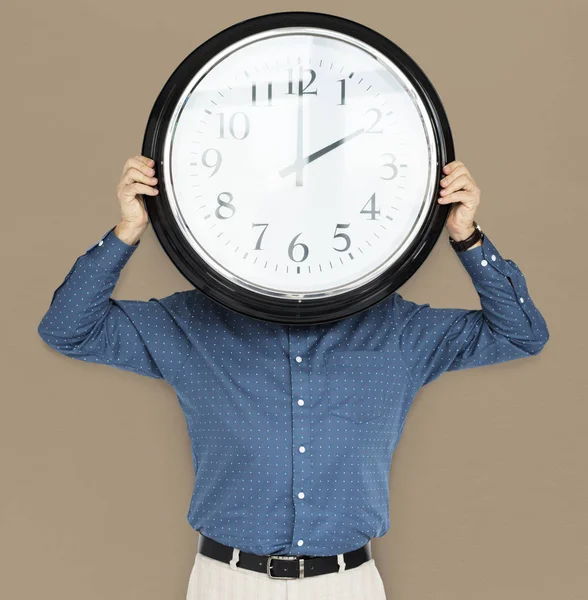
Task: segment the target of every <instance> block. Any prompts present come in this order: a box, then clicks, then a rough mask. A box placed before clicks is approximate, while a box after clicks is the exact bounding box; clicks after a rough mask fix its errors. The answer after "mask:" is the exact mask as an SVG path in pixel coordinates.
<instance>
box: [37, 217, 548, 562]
mask: <svg viewBox="0 0 588 600" xmlns="http://www.w3.org/2000/svg"><path fill="white" fill-rule="evenodd" d="M139 245H140V242H139V243H137V244H136V245H134V246H131V245H128V244H126V243H125V242H123V241H122V240H120V239H119V238H118V237H117V236H116V234H115V233H114V228H112V229H110V230H109V231H108V232H107V233H106V234H105V235H104V236H103V237H102V239H101V240H100V241H98V242H97V243H95V244H94V245H92V246H91V247H90V248H88V250H87V251H86V252H85V254H83V255H81V256H79V257H78V258H77V260H76V261H75V263H74V265H73V267H72V268H71V270H70V271H69V273H68V274H67V275H66V277H65V280H64V281H63V283H62V284H61V285H60V286H59V287H58V288H57V289H56V290H55V292H54V294H53V298H52V300H51V303H50V306H49V308H48V310H47V312H46V314H45V315H44V317H43V319H42V321H41V322H40V324H39V326H38V332H39V335H40V336H41V338H42V339H43V340H44V341H45V342H46V343H47V344H48V345H49V346H51V347H52V348H54V349H55V350H57V351H58V352H60V353H61V354H64V355H66V356H68V357H72V358H74V359H80V360H84V361H87V362H94V363H102V364H104V365H110V366H111V367H116V368H118V369H124V370H127V371H132V372H134V373H137V374H140V375H145V376H147V377H153V378H157V379H164V380H165V381H167V382H168V383H169V385H171V386H172V387H173V389H174V391H175V393H176V394H177V399H178V401H179V403H180V405H181V408H182V410H183V414H184V415H185V419H186V423H187V429H188V433H189V435H190V439H191V444H192V456H193V464H194V471H195V485H194V490H193V493H192V498H191V501H190V506H189V509H188V514H187V519H188V521H189V523H190V525H191V526H192V527H193V528H194V529H195V530H196V531H200V532H202V533H203V534H204V535H206V536H209V537H211V538H213V539H215V540H217V541H219V542H222V543H224V544H228V545H230V546H233V547H236V548H240V549H242V550H244V551H248V552H253V553H256V554H289V555H333V554H338V553H342V552H348V551H351V550H353V549H355V548H358V547H360V546H362V545H364V544H366V543H367V542H368V541H369V540H370V539H371V538H373V537H378V536H382V535H384V534H385V533H386V531H387V530H388V528H389V523H390V522H389V507H388V477H389V469H390V463H391V460H392V454H393V452H394V449H395V447H396V445H397V443H398V440H399V438H400V435H401V433H402V430H403V427H404V423H405V419H406V415H407V412H408V410H409V407H410V405H411V402H412V400H413V398H414V397H415V394H416V393H417V391H418V390H419V388H420V387H421V386H424V385H427V384H428V383H430V382H432V381H434V380H435V379H436V378H437V377H439V376H440V375H441V374H442V373H444V372H446V371H454V370H458V369H468V368H472V367H481V366H484V365H490V364H495V363H501V362H505V361H510V360H515V359H517V358H524V357H528V356H532V355H536V354H538V353H539V352H540V351H541V349H542V348H543V346H544V345H545V343H546V342H547V340H548V339H549V333H548V330H547V326H546V323H545V320H544V318H543V316H542V315H541V313H540V312H539V310H538V309H537V308H536V306H535V305H534V303H533V301H532V299H531V298H530V296H529V292H528V289H527V285H526V282H525V277H524V276H523V274H522V272H521V271H520V269H519V267H518V266H517V265H516V264H515V263H514V262H513V261H512V260H508V259H504V258H503V257H502V256H501V255H500V253H499V252H498V250H497V249H496V248H495V246H494V245H493V244H492V242H491V240H490V239H489V238H488V236H487V235H486V236H485V238H484V239H483V242H482V245H481V246H477V247H475V248H472V249H470V250H467V251H465V252H459V253H457V256H458V257H459V259H460V261H461V262H462V264H463V266H464V268H465V270H466V271H467V273H468V274H469V275H470V277H471V279H472V282H473V284H474V286H475V288H476V290H477V292H478V294H479V297H480V304H481V309H480V310H473V309H472V310H468V309H461V308H432V307H431V306H430V305H429V304H417V303H415V302H411V301H409V300H406V299H404V298H403V297H402V296H401V295H400V294H399V293H398V292H396V293H394V294H392V295H390V296H389V297H388V298H386V299H385V300H383V301H381V302H380V303H378V304H377V305H376V306H374V307H372V308H370V309H368V310H365V311H363V312H361V313H359V314H357V315H354V316H351V317H348V318H345V319H341V320H339V321H337V322H334V323H329V324H324V325H310V326H308V325H304V326H289V325H283V324H276V323H269V322H265V321H262V320H259V319H255V318H252V317H247V316H244V315H242V314H239V313H237V312H235V311H233V310H230V309H228V308H225V307H223V306H222V305H220V304H219V303H217V302H215V301H213V300H211V299H210V298H208V297H207V296H206V295H204V294H203V293H202V292H200V291H199V290H196V289H194V290H189V291H182V292H177V293H174V294H172V295H170V296H167V297H165V298H151V299H150V300H148V301H138V300H116V299H114V298H112V297H111V294H112V292H113V290H114V287H115V285H116V283H117V281H118V278H119V275H120V272H121V269H122V268H123V267H124V266H125V265H126V263H127V261H128V260H129V259H130V257H131V255H132V254H133V253H134V252H135V251H136V249H137V247H138V246H139Z"/></svg>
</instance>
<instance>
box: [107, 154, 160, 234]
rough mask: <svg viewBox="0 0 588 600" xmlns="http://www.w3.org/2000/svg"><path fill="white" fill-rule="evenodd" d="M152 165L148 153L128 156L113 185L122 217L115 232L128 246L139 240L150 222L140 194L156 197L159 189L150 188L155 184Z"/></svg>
mask: <svg viewBox="0 0 588 600" xmlns="http://www.w3.org/2000/svg"><path fill="white" fill-rule="evenodd" d="M154 166H155V161H154V160H153V159H151V158H148V157H147V156H141V155H138V156H133V157H132V158H129V159H128V160H127V162H126V163H125V166H124V167H123V172H122V175H121V178H120V181H119V183H118V185H117V187H116V189H117V195H118V200H119V202H120V212H121V220H120V223H119V224H118V225H117V226H116V227H115V229H114V233H115V235H116V236H117V237H118V238H119V239H121V240H122V241H123V242H125V243H127V244H129V245H134V244H136V243H137V242H138V241H139V238H140V237H141V235H142V234H143V232H144V231H145V229H147V225H148V224H149V217H148V215H147V211H146V210H145V205H144V203H143V198H142V195H143V194H149V195H150V196H156V195H157V194H158V193H159V190H158V189H157V188H155V187H153V186H154V185H155V184H156V183H157V178H156V177H155V176H154V175H155V170H154V169H153V167H154Z"/></svg>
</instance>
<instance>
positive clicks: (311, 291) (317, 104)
mask: <svg viewBox="0 0 588 600" xmlns="http://www.w3.org/2000/svg"><path fill="white" fill-rule="evenodd" d="M437 162H438V149H437V146H436V142H435V137H434V134H433V127H432V124H431V122H430V117H429V114H428V112H427V111H426V109H425V107H424V104H423V102H422V100H421V98H420V96H419V95H418V94H417V92H416V91H415V89H414V88H413V86H412V84H411V83H410V81H409V80H408V79H407V78H406V77H405V75H404V74H403V73H402V72H401V71H400V70H399V69H398V67H397V66H396V65H395V64H394V63H393V62H391V61H390V60H389V59H387V58H386V57H384V56H383V55H382V54H380V53H379V52H377V51H375V50H374V49H372V48H371V47H369V46H367V45H365V44H364V43H362V42H359V41H357V40H356V39H354V38H352V37H349V36H347V35H344V34H340V33H337V32H333V31H329V30H325V29H315V28H308V27H292V28H286V29H277V30H273V31H267V32H264V33H263V34H258V35H255V36H252V37H249V38H247V39H245V40H243V41H241V42H238V43H236V44H234V45H232V46H230V47H229V48H227V49H226V50H225V51H223V52H221V53H220V54H218V55H217V56H216V57H215V58H214V60H212V61H210V62H209V63H208V64H207V65H205V66H204V67H203V68H202V69H201V70H200V71H199V72H198V73H196V74H195V76H194V77H193V79H192V81H191V83H190V84H189V85H188V86H186V88H185V91H184V94H183V95H182V97H181V99H180V101H179V102H178V103H177V105H176V107H175V110H174V112H173V116H172V118H171V120H170V122H169V126H168V130H167V135H166V142H165V147H164V152H163V168H164V169H165V175H166V176H165V178H164V179H165V184H164V185H165V186H166V195H167V197H168V198H169V202H170V205H171V209H172V212H173V213H174V216H175V218H176V221H177V222H178V224H179V225H180V228H181V230H182V232H183V234H184V236H185V237H186V239H187V240H188V242H189V243H190V244H191V245H192V246H193V248H194V249H195V250H196V251H197V252H198V254H199V255H200V256H201V257H202V258H203V259H204V260H205V261H206V262H207V263H208V264H209V266H210V267H211V268H212V269H214V270H216V271H217V272H218V273H220V274H221V275H222V276H224V277H225V278H227V279H229V280H231V281H233V282H235V283H236V284H238V285H239V286H242V287H245V288H247V289H250V290H253V291H255V292H258V293H261V294H266V295H269V296H273V297H277V298H290V299H304V298H321V297H325V296H333V295H337V294H339V293H343V292H346V291H349V290H350V289H354V288H357V287H360V286H361V285H363V284H365V283H367V282H368V281H370V280H372V279H373V278H375V277H377V276H378V275H379V274H381V273H382V271H384V270H386V269H388V268H389V267H391V266H392V265H394V263H395V261H397V260H398V258H399V257H400V255H401V254H402V252H403V251H404V250H405V249H406V248H407V247H408V246H409V245H410V243H411V242H412V240H413V239H414V237H415V236H416V235H417V234H418V232H419V229H420V226H421V225H422V223H423V221H424V219H425V217H426V214H427V212H428V208H429V206H430V204H431V202H434V201H435V198H436V181H435V173H436V169H437Z"/></svg>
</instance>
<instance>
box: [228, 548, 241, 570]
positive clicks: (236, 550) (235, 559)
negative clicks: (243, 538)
mask: <svg viewBox="0 0 588 600" xmlns="http://www.w3.org/2000/svg"><path fill="white" fill-rule="evenodd" d="M239 552H241V551H240V550H239V548H233V558H231V561H230V562H229V566H230V567H231V569H233V571H236V570H237V569H238V567H237V563H238V562H239Z"/></svg>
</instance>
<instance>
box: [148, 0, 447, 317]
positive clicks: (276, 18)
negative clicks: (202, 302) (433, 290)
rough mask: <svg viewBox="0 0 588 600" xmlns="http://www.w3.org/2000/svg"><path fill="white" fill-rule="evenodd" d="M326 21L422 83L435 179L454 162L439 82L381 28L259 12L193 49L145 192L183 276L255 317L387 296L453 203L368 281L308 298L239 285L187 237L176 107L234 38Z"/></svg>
mask: <svg viewBox="0 0 588 600" xmlns="http://www.w3.org/2000/svg"><path fill="white" fill-rule="evenodd" d="M293 26H294V27H295V26H305V27H322V28H325V29H330V30H333V31H338V32H341V33H344V34H348V35H351V36H353V37H355V38H356V39H358V40H361V41H363V42H365V43H367V44H369V45H370V46H372V47H374V48H375V49H377V50H379V51H380V52H382V54H384V55H386V56H388V57H389V58H390V59H391V60H393V61H394V63H395V64H396V65H398V66H399V68H400V69H401V70H402V71H403V73H404V74H405V75H406V77H407V78H408V79H409V80H410V81H411V83H412V84H413V85H414V86H415V88H416V89H417V91H418V92H419V95H420V97H421V99H422V101H423V103H424V105H425V107H426V109H427V111H428V113H429V116H430V118H431V121H432V124H433V132H434V135H435V138H436V142H437V147H438V148H439V158H440V160H439V163H438V164H437V172H436V177H435V180H436V181H437V182H440V180H441V179H442V177H443V172H442V169H443V166H445V165H446V164H447V163H448V162H451V161H453V160H455V151H454V145H453V138H452V135H451V129H450V126H449V121H448V119H447V115H446V113H445V109H444V107H443V105H442V103H441V100H440V98H439V96H438V94H437V92H436V90H435V88H434V87H433V84H432V83H431V81H430V80H429V79H428V77H427V76H426V75H425V73H424V72H423V71H422V69H421V68H420V67H419V66H418V65H417V64H416V62H415V61H414V60H413V59H412V58H411V57H410V56H409V55H408V54H407V53H406V52H404V50H402V49H401V48H400V47H398V46H397V45H396V44H395V43H394V42H392V41H391V40H389V39H388V38H386V37H385V36H383V35H382V34H380V33H378V32H376V31H374V30H373V29H370V28H369V27H366V26H365V25H361V24H359V23H356V22H355V21H351V20H348V19H345V18H343V17H339V16H335V15H330V14H325V13H314V12H303V11H294V12H281V13H272V14H267V15H262V16H258V17H253V18H251V19H247V20H245V21H241V22H239V23H236V24H235V25H232V26H230V27H228V28H227V29H224V30H223V31H220V32H219V33H217V34H216V35H214V36H213V37H212V38H210V39H208V40H207V41H206V42H204V43H203V44H202V45H200V46H199V47H197V48H196V49H195V50H194V51H192V52H191V53H190V54H189V55H188V56H187V57H186V58H185V59H184V60H183V61H182V62H181V63H180V64H179V66H178V67H177V68H176V69H175V70H174V72H173V73H172V74H171V76H170V77H169V79H168V81H167V82H166V83H165V85H164V87H163V88H162V89H161V91H160V93H159V95H158V97H157V99H156V101H155V103H154V105H153V108H152V109H151V113H150V115H149V119H148V122H147V126H146V130H145V135H144V138H143V147H142V154H143V155H144V156H148V157H150V158H152V159H153V160H154V161H155V169H156V177H158V186H157V188H158V190H159V194H158V195H157V196H149V195H145V196H144V199H145V205H146V208H147V212H148V215H149V219H150V221H151V224H152V226H153V229H154V231H155V234H156V236H157V238H158V240H159V242H160V244H161V245H162V247H163V249H164V250H165V252H166V254H167V255H168V257H169V258H170V259H171V261H172V262H173V263H174V265H175V266H176V268H178V270H179V271H180V272H181V273H182V275H183V276H184V277H185V278H186V279H187V280H188V281H190V283H191V284H192V285H194V286H195V287H196V288H197V289H198V290H200V291H201V292H203V293H204V294H206V295H207V296H209V297H210V298H212V299H213V300H215V301H216V302H218V303H220V304H222V305H223V306H225V307H227V308H229V309H231V310H234V311H237V312H239V313H241V314H244V315H247V316H249V317H252V318H257V319H261V320H263V321H270V322H276V323H283V324H288V325H316V324H322V323H329V322H332V321H337V320H339V319H342V318H346V317H349V316H351V315H353V314H357V313H359V312H362V311H364V310H366V309H368V308H370V307H372V306H374V305H375V304H377V303H379V302H381V301H382V300H384V299H385V298H387V297H388V296H389V295H390V294H392V293H394V292H395V291H396V290H397V289H398V288H399V287H400V286H401V285H403V284H404V283H405V282H406V281H407V280H408V279H409V278H410V277H412V275H413V274H414V273H415V272H416V271H417V270H418V268H419V267H420V266H421V265H422V264H423V262H424V261H425V259H426V258H427V256H428V255H429V253H430V252H431V250H432V249H433V247H434V246H435V244H436V243H437V240H438V238H439V236H440V234H441V232H442V230H443V227H444V225H445V222H446V219H447V215H448V214H449V210H450V208H451V206H450V205H448V204H439V202H437V201H436V200H435V201H434V202H433V203H432V204H431V206H430V208H429V211H428V214H427V216H426V218H425V221H424V223H423V225H422V227H421V229H420V231H419V233H418V234H417V236H416V237H415V239H414V240H413V242H412V244H411V245H410V246H409V247H408V248H407V249H406V251H405V252H404V253H403V254H402V256H401V257H399V259H398V260H397V261H396V263H395V265H394V266H393V267H390V268H389V269H387V270H386V271H385V272H383V273H382V274H381V275H380V276H378V277H377V278H375V279H373V280H372V281H370V282H368V283H366V284H365V285H363V286H361V287H359V288H356V289H354V290H351V291H349V292H345V293H343V294H337V295H336V296H332V297H326V298H321V299H309V300H304V301H299V300H287V299H279V298H274V297H270V296H267V295H262V294H257V293H255V292H252V291H251V290H248V289H245V288H242V287H240V286H237V285H235V284H234V283H233V282H231V281H229V280H227V279H225V278H224V277H222V276H220V275H219V274H218V273H217V272H215V271H214V270H213V269H211V267H210V266H209V265H208V264H207V263H206V262H205V261H204V260H203V259H202V258H201V257H200V256H199V255H198V254H197V253H196V252H195V250H194V248H193V247H192V246H191V245H190V243H189V242H188V241H187V240H186V239H185V237H184V236H183V234H182V233H181V230H180V228H179V226H178V224H177V222H176V220H175V217H174V216H173V213H172V210H171V207H170V205H169V202H168V201H167V197H166V194H165V189H164V179H163V178H164V176H165V174H164V173H163V169H161V171H160V170H159V169H158V167H159V166H160V165H163V161H162V158H163V148H164V141H165V136H164V133H165V131H166V130H167V126H168V124H169V121H170V119H171V116H172V113H173V110H174V107H175V106H176V104H177V101H178V100H179V98H180V96H181V95H182V93H183V91H184V89H185V87H186V85H188V83H189V82H190V81H191V80H192V78H193V76H194V74H195V73H196V72H197V71H198V70H199V69H200V68H202V67H203V66H204V65H205V64H206V63H207V62H208V61H209V60H210V59H212V58H214V56H216V55H217V54H218V53H219V52H221V51H222V50H224V49H225V48H226V47H227V46H230V45H231V44H234V43H235V42H237V41H239V40H241V39H243V38H246V37H249V36H251V35H255V34H257V33H261V32H263V31H266V30H268V29H279V28H284V27H293Z"/></svg>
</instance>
